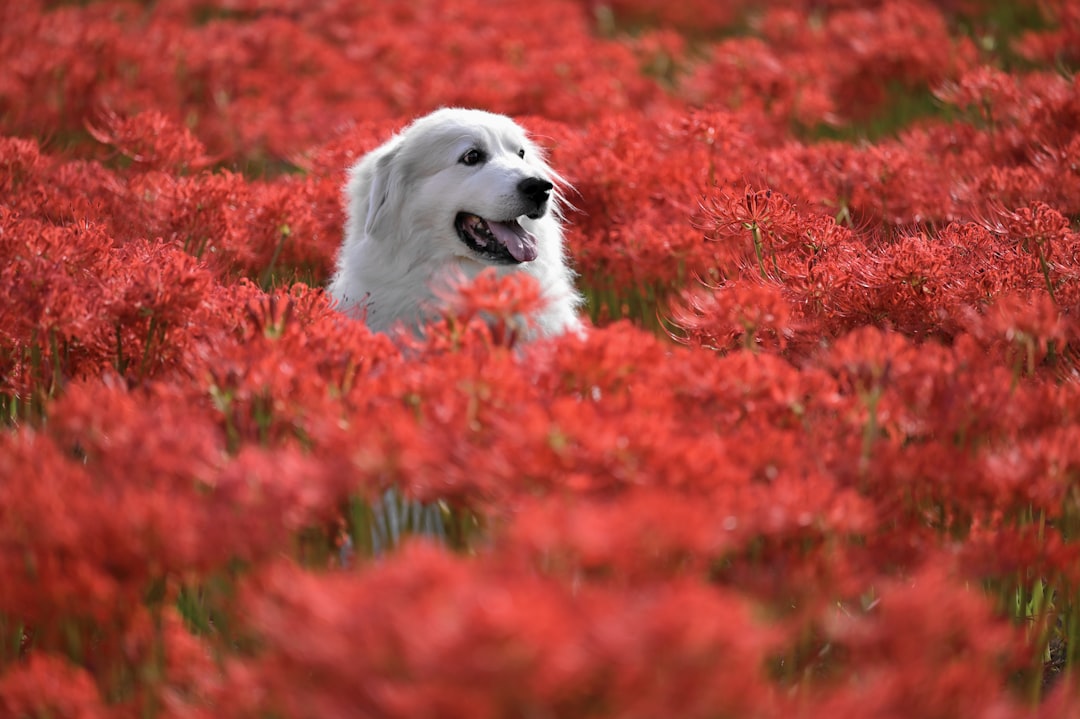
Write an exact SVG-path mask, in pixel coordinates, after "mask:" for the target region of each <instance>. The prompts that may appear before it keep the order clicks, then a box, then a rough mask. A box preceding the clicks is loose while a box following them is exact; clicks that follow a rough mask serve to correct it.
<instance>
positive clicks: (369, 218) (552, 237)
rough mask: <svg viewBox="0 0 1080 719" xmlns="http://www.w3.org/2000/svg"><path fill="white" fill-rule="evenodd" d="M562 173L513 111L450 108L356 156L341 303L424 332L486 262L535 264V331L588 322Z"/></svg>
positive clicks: (337, 292)
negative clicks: (581, 314)
mask: <svg viewBox="0 0 1080 719" xmlns="http://www.w3.org/2000/svg"><path fill="white" fill-rule="evenodd" d="M557 179H559V178H558V176H557V175H556V174H555V173H554V172H553V171H552V170H551V168H550V167H548V165H547V163H546V162H545V161H544V157H543V155H542V153H541V151H540V150H539V148H537V147H536V145H534V144H533V143H532V142H531V141H530V140H529V138H528V137H527V136H526V134H525V131H524V130H523V129H522V128H521V127H520V126H518V125H517V124H516V123H514V122H513V121H512V120H511V119H510V118H508V117H505V116H503V115H494V114H492V113H489V112H483V111H480V110H463V109H442V110H438V111H436V112H433V113H431V114H430V115H427V116H425V117H421V118H419V119H418V120H416V121H414V122H413V123H412V124H411V125H409V126H408V127H406V128H405V129H404V130H403V131H401V133H400V134H398V135H396V136H394V137H393V138H391V139H390V140H389V141H388V142H387V143H386V144H384V145H382V146H381V147H379V148H377V149H375V150H373V151H371V152H370V153H368V154H367V155H365V156H364V157H363V158H361V159H360V161H359V162H357V163H356V165H354V166H353V167H352V169H351V170H350V172H349V181H348V183H347V184H346V186H345V203H346V214H347V221H346V225H345V241H344V243H343V244H342V247H341V251H340V253H339V254H338V259H337V271H336V273H335V274H334V277H333V279H332V280H331V282H330V287H329V291H330V294H331V295H332V296H333V297H334V299H335V300H336V301H337V306H338V309H339V310H340V311H342V312H345V313H348V314H350V315H352V316H354V317H357V318H359V319H363V320H364V321H366V322H367V324H368V326H369V327H371V328H372V329H373V330H375V331H377V332H385V331H387V330H389V329H391V328H392V327H394V326H395V325H398V324H400V325H403V326H404V327H406V328H407V329H410V330H413V331H416V330H418V329H419V328H420V326H421V325H423V323H424V322H425V321H426V320H427V319H430V318H431V317H433V316H437V308H436V307H435V306H434V303H435V298H436V297H437V296H439V295H440V294H442V295H443V296H445V294H443V293H445V292H446V291H448V290H450V291H452V290H451V288H452V287H453V283H454V282H455V281H460V280H461V279H465V278H472V277H475V276H476V275H477V274H478V273H479V272H480V271H481V270H483V269H484V268H486V267H495V268H497V271H498V272H499V273H500V274H503V273H510V272H527V273H529V274H531V275H532V276H533V277H535V278H536V279H537V280H538V281H539V285H540V288H541V290H542V292H543V294H544V297H545V299H546V300H547V305H546V307H545V308H544V309H543V310H541V311H539V312H537V313H536V315H535V316H533V317H531V320H532V322H533V326H534V332H535V333H536V334H539V335H556V334H559V333H562V332H565V331H567V330H571V331H577V332H580V330H581V323H580V321H579V320H578V317H577V313H576V310H577V307H578V306H579V305H580V304H581V297H580V296H579V295H578V294H577V292H576V291H575V290H574V287H573V283H572V272H571V271H570V268H569V267H568V266H567V262H566V257H565V255H564V250H563V238H562V217H561V214H560V196H559V194H558V190H557V189H556V188H555V186H554V184H553V180H557Z"/></svg>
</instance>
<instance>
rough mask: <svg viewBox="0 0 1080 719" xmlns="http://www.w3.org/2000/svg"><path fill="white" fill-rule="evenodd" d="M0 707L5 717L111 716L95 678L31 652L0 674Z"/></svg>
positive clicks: (86, 718) (80, 718)
mask: <svg viewBox="0 0 1080 719" xmlns="http://www.w3.org/2000/svg"><path fill="white" fill-rule="evenodd" d="M0 710H2V711H3V712H4V713H5V714H6V715H8V716H27V717H38V716H64V717H72V718H73V719H98V718H99V717H102V718H103V717H107V716H110V715H111V713H110V711H109V710H108V709H107V708H106V705H105V702H104V700H103V698H102V696H101V695H100V694H99V693H98V690H97V687H96V686H95V685H94V679H93V677H91V676H90V675H89V674H88V673H87V672H86V671H84V670H82V669H79V668H77V667H75V666H72V664H71V663H70V662H68V661H67V660H65V659H63V658H61V657H58V656H52V655H48V654H44V653H40V652H34V653H33V654H32V655H31V656H30V658H29V660H28V661H27V663H26V664H24V665H22V666H20V667H18V668H16V669H13V670H11V671H9V672H7V673H5V674H4V675H3V676H2V677H0Z"/></svg>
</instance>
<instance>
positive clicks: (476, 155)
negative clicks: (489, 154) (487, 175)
mask: <svg viewBox="0 0 1080 719" xmlns="http://www.w3.org/2000/svg"><path fill="white" fill-rule="evenodd" d="M483 161H484V153H483V152H481V151H480V150H477V149H476V148H473V149H471V150H469V151H468V152H466V153H465V154H464V155H462V156H461V159H460V160H458V162H460V163H461V164H462V165H479V164H480V163H481V162H483Z"/></svg>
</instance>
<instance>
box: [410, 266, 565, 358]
mask: <svg viewBox="0 0 1080 719" xmlns="http://www.w3.org/2000/svg"><path fill="white" fill-rule="evenodd" d="M436 301H437V302H439V303H440V306H441V307H442V308H445V309H441V310H440V311H441V312H442V313H443V317H444V323H445V329H443V327H442V326H438V327H431V328H429V329H428V330H427V331H426V332H425V334H426V336H427V340H426V341H427V345H428V347H430V348H432V349H438V348H439V347H438V345H439V344H441V343H439V342H438V340H435V339H434V337H435V336H437V335H440V334H445V341H446V342H448V343H449V344H448V348H453V347H454V346H455V345H457V344H458V343H457V342H456V341H455V339H454V335H455V334H456V332H457V331H458V328H459V327H462V326H463V327H464V328H467V327H468V326H469V325H470V324H472V323H473V322H474V321H477V320H478V321H479V323H480V324H481V325H482V326H483V327H486V328H487V330H488V331H490V333H491V339H492V342H494V343H495V344H496V345H501V346H505V347H512V346H513V345H514V344H515V342H516V341H518V340H519V339H522V338H525V337H528V336H529V334H530V332H532V331H533V330H534V329H535V328H534V327H533V326H532V325H531V320H530V315H531V314H532V313H534V312H537V311H539V310H541V309H543V307H544V306H545V304H546V300H545V299H544V297H543V295H542V293H541V288H540V285H539V284H537V282H536V280H534V279H533V278H532V277H531V276H530V275H525V274H520V275H518V276H505V277H499V276H498V274H497V273H496V272H495V271H494V270H493V269H487V270H484V271H483V272H481V273H480V274H479V275H477V276H476V278H475V279H473V280H471V281H468V280H467V279H466V278H465V277H464V276H462V277H458V278H454V279H451V280H450V285H449V286H448V287H445V288H441V289H439V290H437V291H436ZM466 331H467V329H466Z"/></svg>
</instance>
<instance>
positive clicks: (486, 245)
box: [454, 212, 537, 265]
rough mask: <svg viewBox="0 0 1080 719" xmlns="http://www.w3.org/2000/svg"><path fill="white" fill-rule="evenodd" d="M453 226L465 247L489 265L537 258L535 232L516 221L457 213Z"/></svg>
mask: <svg viewBox="0 0 1080 719" xmlns="http://www.w3.org/2000/svg"><path fill="white" fill-rule="evenodd" d="M454 227H455V229H457V233H458V237H460V238H461V241H462V242H464V243H465V245H466V247H468V248H469V249H471V250H472V251H473V252H475V253H476V254H478V255H480V256H481V257H483V258H484V259H485V260H487V261H488V262H491V263H492V264H497V265H516V264H520V263H522V262H531V261H533V260H535V259H536V255H537V252H536V235H534V234H533V233H531V232H529V231H528V230H526V229H525V228H524V227H522V226H521V223H519V222H518V221H517V220H503V221H501V222H500V221H496V220H486V219H484V218H483V217H480V216H479V215H474V214H472V213H469V212H459V213H458V214H457V217H456V218H455V219H454Z"/></svg>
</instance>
